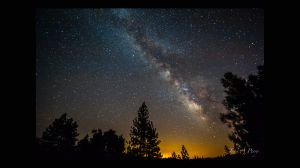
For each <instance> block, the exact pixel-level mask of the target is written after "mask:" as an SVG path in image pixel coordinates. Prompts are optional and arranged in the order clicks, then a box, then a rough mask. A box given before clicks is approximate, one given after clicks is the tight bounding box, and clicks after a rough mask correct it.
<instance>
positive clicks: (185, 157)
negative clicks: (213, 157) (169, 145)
mask: <svg viewBox="0 0 300 168" xmlns="http://www.w3.org/2000/svg"><path fill="white" fill-rule="evenodd" d="M181 158H182V160H188V159H190V157H189V153H188V151H187V150H186V148H185V147H184V145H182V148H181Z"/></svg>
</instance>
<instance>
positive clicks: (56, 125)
mask: <svg viewBox="0 0 300 168" xmlns="http://www.w3.org/2000/svg"><path fill="white" fill-rule="evenodd" d="M77 127H78V125H77V123H76V122H75V121H73V119H72V118H67V114H66V113H64V114H63V115H62V116H61V117H60V118H59V119H55V120H54V122H53V123H52V124H51V125H50V126H49V127H48V128H47V129H46V130H45V131H44V132H43V135H42V141H43V142H44V145H45V146H46V148H47V150H48V151H52V152H72V151H73V150H74V145H75V143H76V141H77V138H76V137H77V136H78V135H79V134H78V133H77Z"/></svg>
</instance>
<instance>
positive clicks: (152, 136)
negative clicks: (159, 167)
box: [127, 102, 162, 158]
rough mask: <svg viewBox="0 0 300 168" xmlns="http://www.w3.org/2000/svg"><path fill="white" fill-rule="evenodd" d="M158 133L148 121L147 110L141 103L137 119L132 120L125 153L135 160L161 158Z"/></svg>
mask: <svg viewBox="0 0 300 168" xmlns="http://www.w3.org/2000/svg"><path fill="white" fill-rule="evenodd" d="M160 142H161V141H160V140H158V133H157V132H156V129H155V128H154V126H153V123H152V121H150V120H149V112H148V108H147V106H146V104H145V102H143V104H142V106H141V107H140V108H139V111H138V117H136V118H135V119H134V120H133V126H132V127H131V130H130V141H129V146H128V148H127V152H128V154H129V155H130V156H133V157H137V158H161V157H162V155H161V153H160V148H159V146H158V144H159V143H160Z"/></svg>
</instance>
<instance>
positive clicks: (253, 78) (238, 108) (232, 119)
mask: <svg viewBox="0 0 300 168" xmlns="http://www.w3.org/2000/svg"><path fill="white" fill-rule="evenodd" d="M221 82H222V84H223V86H224V88H225V93H226V94H227V95H226V97H225V100H224V101H223V104H224V106H225V107H226V109H227V111H228V112H227V113H223V114H221V117H220V118H221V121H222V122H224V123H225V124H227V126H228V127H229V128H232V129H233V131H232V133H231V134H230V135H229V139H230V140H231V141H232V142H233V144H234V150H235V151H236V152H237V153H240V154H241V153H245V152H246V153H249V151H253V150H258V152H259V156H260V157H262V156H263V154H264V142H263V141H264V138H263V137H264V135H263V133H264V132H263V131H264V129H263V128H264V127H263V112H264V108H263V104H264V103H263V102H264V101H263V95H264V94H263V92H264V85H263V84H264V66H259V67H258V74H257V75H249V77H248V80H246V79H242V78H240V77H238V76H237V75H234V74H232V73H231V72H228V73H226V74H225V75H224V78H222V79H221ZM250 153H251V152H250Z"/></svg>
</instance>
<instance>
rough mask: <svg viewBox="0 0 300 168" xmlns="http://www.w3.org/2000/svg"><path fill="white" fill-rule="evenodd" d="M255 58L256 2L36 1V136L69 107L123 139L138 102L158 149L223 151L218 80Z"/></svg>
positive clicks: (87, 124) (260, 51)
mask: <svg viewBox="0 0 300 168" xmlns="http://www.w3.org/2000/svg"><path fill="white" fill-rule="evenodd" d="M262 64H264V11H263V10H262V9H121V8H119V9H37V10H36V74H35V75H36V135H37V136H39V137H40V136H41V134H42V132H43V131H44V130H45V128H46V127H47V126H48V125H49V124H51V122H53V120H54V119H55V118H58V117H60V115H61V114H62V113H67V114H68V116H69V117H72V118H73V119H74V120H75V121H77V123H78V125H79V128H78V132H79V134H80V136H79V138H80V139H81V138H82V137H83V136H85V135H86V134H87V133H89V134H90V133H91V130H92V129H94V128H100V129H102V130H103V131H106V130H108V129H114V130H116V131H117V134H120V135H121V134H122V135H123V136H124V137H125V138H126V140H129V130H130V126H131V125H132V120H133V119H134V117H135V116H137V111H138V109H139V107H140V106H141V105H142V102H143V101H145V102H146V105H147V106H148V108H149V112H150V120H152V121H153V123H154V126H155V127H156V128H157V131H158V133H159V139H160V140H162V142H161V144H160V148H161V152H162V154H163V155H164V157H166V156H169V155H171V152H173V151H175V152H176V153H178V152H179V151H180V149H181V145H185V146H186V148H187V150H188V152H189V153H190V156H191V157H193V156H194V155H198V156H204V157H213V156H217V155H221V154H223V153H224V145H229V146H232V144H231V142H230V141H229V140H228V137H227V134H228V133H229V131H230V130H229V129H228V128H227V127H226V126H225V124H223V123H221V121H220V119H219V115H220V113H221V112H225V111H226V109H225V108H224V106H223V105H222V100H223V98H224V96H225V95H224V92H223V86H222V84H221V82H220V79H221V78H222V77H223V75H224V73H226V72H233V73H235V74H238V75H239V76H242V77H247V76H248V75H249V74H250V73H255V72H256V67H257V66H258V65H262Z"/></svg>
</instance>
